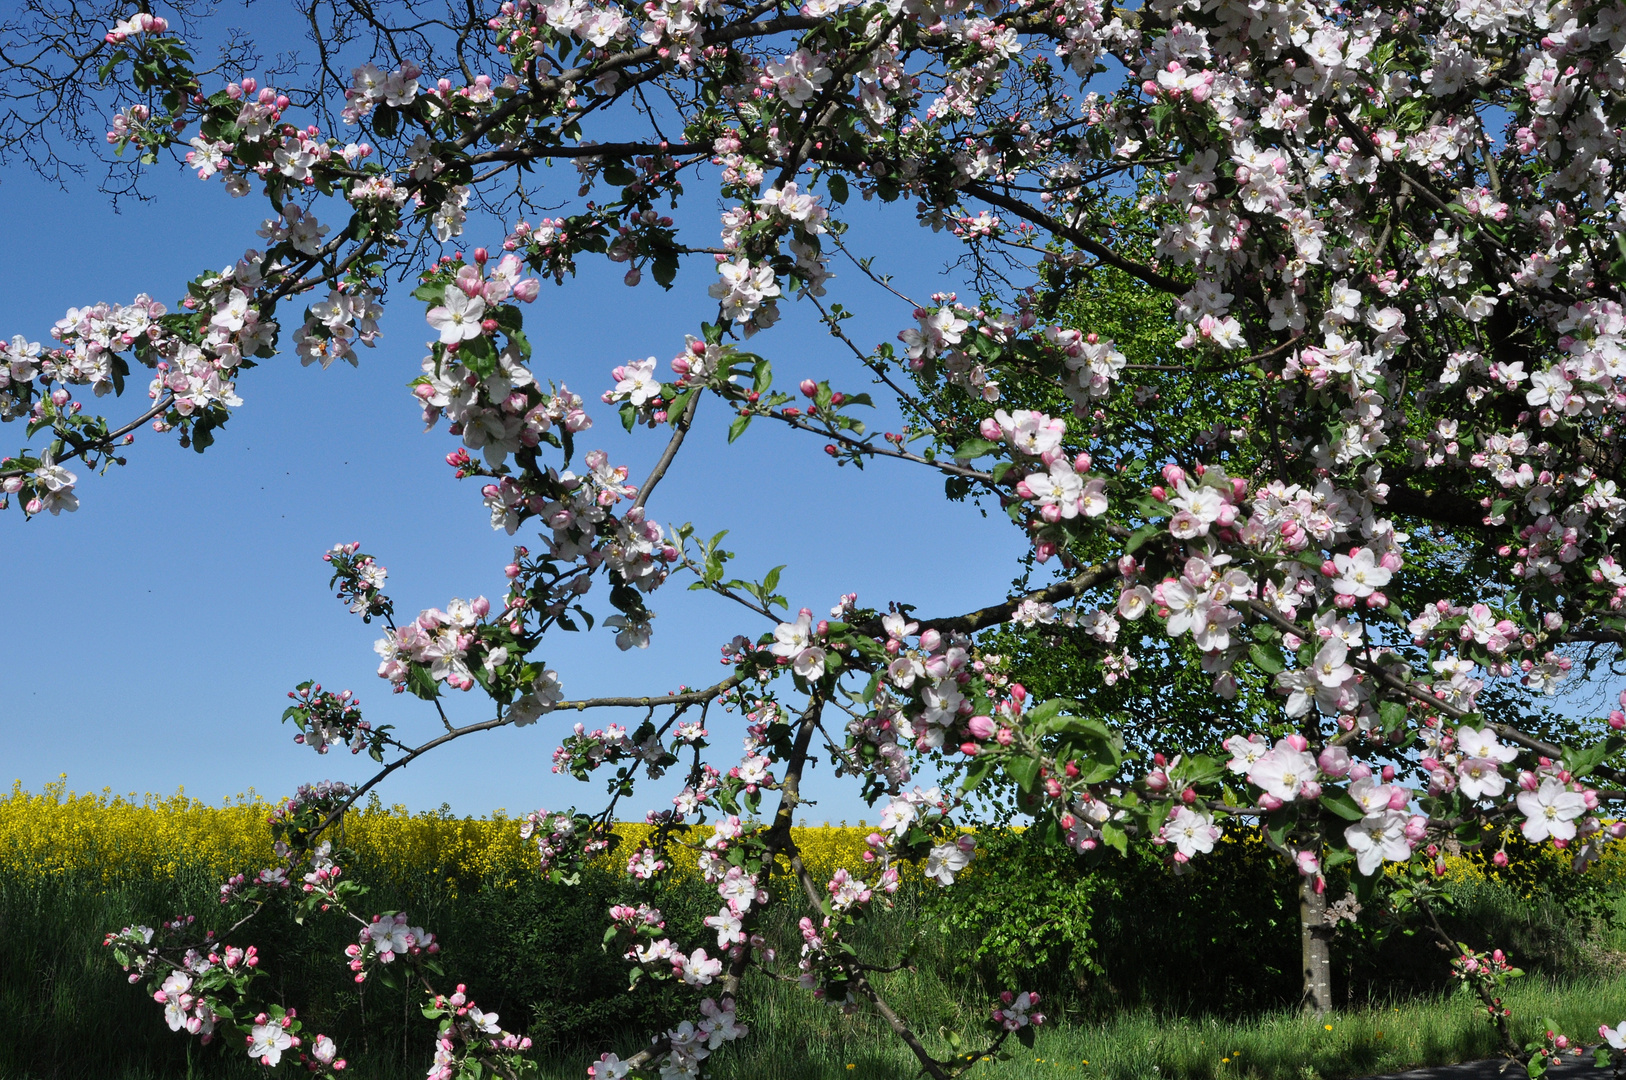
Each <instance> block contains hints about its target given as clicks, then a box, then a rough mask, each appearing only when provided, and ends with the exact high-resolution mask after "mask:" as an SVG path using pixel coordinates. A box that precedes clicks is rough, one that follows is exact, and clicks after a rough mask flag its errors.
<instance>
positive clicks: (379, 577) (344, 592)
mask: <svg viewBox="0 0 1626 1080" xmlns="http://www.w3.org/2000/svg"><path fill="white" fill-rule="evenodd" d="M322 561H323V562H325V563H329V564H331V565H332V567H333V587H334V591H335V592H336V593H337V594H338V597H339V600H340V602H341V603H345V604H348V605H349V606H350V611H351V613H352V614H355V615H360V616H361V618H362V621H363V622H371V621H372V620H373V618H374V617H376V616H388V615H389V614H390V613H391V612H392V611H393V610H394V608H393V605H392V604H391V603H390V599H389V597H387V596H385V595H384V582H385V580H386V579H388V578H389V571H388V570H386V569H385V568H384V567H382V566H380V565H379V564H378V562H377V561H376V560H375V559H374V558H373V557H372V556H371V555H363V554H361V544H360V543H359V542H356V541H352V542H350V543H348V544H334V545H333V547H332V548H331V549H329V550H328V551H326V552H323V554H322Z"/></svg>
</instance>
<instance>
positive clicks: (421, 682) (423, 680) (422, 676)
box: [407, 664, 440, 701]
mask: <svg viewBox="0 0 1626 1080" xmlns="http://www.w3.org/2000/svg"><path fill="white" fill-rule="evenodd" d="M407 689H408V690H411V691H412V692H413V693H414V694H416V695H417V696H418V697H421V698H423V699H424V700H425V701H433V700H435V698H436V697H438V696H439V694H440V684H439V683H437V682H436V681H435V677H434V676H433V675H431V674H429V669H428V668H427V667H425V666H424V665H422V664H408V665H407Z"/></svg>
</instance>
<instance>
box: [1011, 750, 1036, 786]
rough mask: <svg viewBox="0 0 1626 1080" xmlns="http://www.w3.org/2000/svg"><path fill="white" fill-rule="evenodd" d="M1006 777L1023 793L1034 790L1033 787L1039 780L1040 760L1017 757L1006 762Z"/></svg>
mask: <svg viewBox="0 0 1626 1080" xmlns="http://www.w3.org/2000/svg"><path fill="white" fill-rule="evenodd" d="M1005 775H1007V776H1009V777H1010V778H1011V779H1012V780H1014V781H1015V782H1016V786H1017V787H1019V788H1021V789H1022V790H1023V791H1031V790H1033V785H1034V784H1035V783H1037V782H1038V779H1039V759H1038V758H1031V757H1015V758H1011V759H1010V760H1008V761H1007V762H1005Z"/></svg>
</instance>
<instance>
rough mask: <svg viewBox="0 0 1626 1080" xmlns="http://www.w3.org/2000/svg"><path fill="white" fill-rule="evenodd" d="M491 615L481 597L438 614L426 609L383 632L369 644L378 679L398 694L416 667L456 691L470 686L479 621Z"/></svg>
mask: <svg viewBox="0 0 1626 1080" xmlns="http://www.w3.org/2000/svg"><path fill="white" fill-rule="evenodd" d="M490 613H491V601H489V600H487V599H486V598H485V597H483V596H477V597H475V598H474V599H473V600H469V601H465V600H457V599H454V600H452V602H451V603H449V604H447V605H446V609H445V610H444V611H442V610H441V609H440V608H429V609H427V610H425V611H423V612H421V613H420V614H419V615H418V617H417V618H416V619H414V620H413V621H412V622H410V623H407V624H406V625H405V626H402V627H400V628H398V629H393V630H386V631H385V632H384V636H383V637H382V638H380V639H379V640H378V641H377V642H375V643H374V645H373V651H374V652H376V653H378V655H379V656H380V657H381V658H382V662H381V663H380V664H379V665H378V677H379V678H381V679H385V680H387V681H388V682H389V683H390V685H391V686H392V687H393V688H394V689H395V692H396V693H400V692H401V691H402V690H405V689H406V685H407V679H408V676H409V675H410V674H411V672H412V670H413V665H417V667H418V669H419V670H424V669H427V672H428V675H429V678H431V679H433V680H434V681H435V682H444V683H446V684H447V685H448V686H450V687H452V688H454V689H457V690H469V689H471V688H472V687H473V686H474V676H473V674H472V673H471V672H470V671H469V662H470V660H471V659H472V657H471V656H470V650H472V649H474V648H475V645H476V643H477V642H478V641H479V635H478V633H477V630H478V629H479V627H480V620H482V619H484V618H485V617H486V616H487V615H489V614H490Z"/></svg>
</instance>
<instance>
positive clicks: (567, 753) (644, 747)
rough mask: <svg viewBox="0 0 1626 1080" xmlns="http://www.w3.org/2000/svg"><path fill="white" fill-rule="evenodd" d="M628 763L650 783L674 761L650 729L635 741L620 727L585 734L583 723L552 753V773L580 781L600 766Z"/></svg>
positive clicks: (609, 727)
mask: <svg viewBox="0 0 1626 1080" xmlns="http://www.w3.org/2000/svg"><path fill="white" fill-rule="evenodd" d="M628 760H630V761H633V762H636V763H639V764H642V765H643V766H644V770H645V772H646V773H647V774H648V776H649V778H650V779H651V780H653V779H656V778H657V777H659V776H660V775H661V774H662V773H664V772H665V770H666V766H668V765H670V764H671V763H672V762H673V761H674V760H675V759H674V758H673V757H672V755H671V754H669V753H668V752H667V750H666V748H665V747H664V746H663V745H662V744H661V739H660V733H659V732H657V731H655V730H653V729H650V730H649V731H648V733H647V734H646V735H645V736H644V737H643V738H642V739H641V740H639V741H634V740H633V739H632V737H631V736H629V735H628V734H627V729H626V728H624V727H622V726H621V725H619V724H611V725H609V726H608V727H605V728H595V729H594V730H592V731H588V730H587V726H586V725H585V724H580V723H578V724H577V725H576V726H575V729H574V730H573V731H572V732H571V734H569V735H567V736H566V737H565V739H564V741H563V742H562V743H560V745H559V746H558V747H557V748H556V749H555V750H554V752H553V771H554V772H556V773H566V772H568V773H570V774H571V775H573V776H576V777H578V778H580V777H585V776H586V775H587V774H588V773H590V772H592V771H593V770H595V769H597V768H598V767H599V766H601V765H605V764H614V763H617V762H620V761H628Z"/></svg>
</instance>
